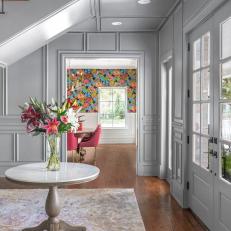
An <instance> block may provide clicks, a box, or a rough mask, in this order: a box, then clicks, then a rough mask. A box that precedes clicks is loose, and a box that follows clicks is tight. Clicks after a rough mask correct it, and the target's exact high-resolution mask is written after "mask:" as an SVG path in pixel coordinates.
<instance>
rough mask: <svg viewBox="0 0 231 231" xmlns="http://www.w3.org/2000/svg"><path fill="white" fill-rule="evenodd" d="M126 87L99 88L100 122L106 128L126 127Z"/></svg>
mask: <svg viewBox="0 0 231 231" xmlns="http://www.w3.org/2000/svg"><path fill="white" fill-rule="evenodd" d="M126 92H127V88H126V87H101V88H99V122H100V124H101V126H102V127H104V128H125V127H126V110H127V103H126V102H127V94H126Z"/></svg>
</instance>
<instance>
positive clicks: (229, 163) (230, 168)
mask: <svg viewBox="0 0 231 231" xmlns="http://www.w3.org/2000/svg"><path fill="white" fill-rule="evenodd" d="M221 156H222V160H221V166H222V168H221V169H222V177H223V178H224V179H226V180H228V181H229V182H231V144H222V146H221Z"/></svg>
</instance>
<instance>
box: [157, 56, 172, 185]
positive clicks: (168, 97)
mask: <svg viewBox="0 0 231 231" xmlns="http://www.w3.org/2000/svg"><path fill="white" fill-rule="evenodd" d="M166 144H167V145H166ZM172 150H173V146H172V58H171V56H170V55H169V56H168V58H166V59H164V61H163V62H162V64H161V166H160V177H161V178H164V179H167V180H168V182H169V183H171V177H172V164H173V161H172V158H173V157H172Z"/></svg>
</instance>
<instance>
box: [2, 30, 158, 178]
mask: <svg viewBox="0 0 231 231" xmlns="http://www.w3.org/2000/svg"><path fill="white" fill-rule="evenodd" d="M62 51H65V53H68V52H70V53H76V54H80V53H81V54H88V53H89V54H98V53H101V54H102V53H105V54H106V53H110V54H113V53H115V54H117V55H118V54H120V53H121V54H126V53H130V52H139V53H141V54H142V55H143V56H144V67H142V68H143V69H144V72H143V73H144V76H142V79H143V82H142V83H141V86H140V88H141V91H140V92H141V94H140V96H139V97H140V109H141V112H140V120H139V131H140V132H139V141H140V142H139V144H140V145H139V156H138V160H137V163H138V165H137V169H138V174H139V175H158V171H159V164H158V161H159V157H158V146H157V144H158V141H157V137H158V105H157V104H158V98H157V97H158V80H157V75H156V73H157V70H156V66H157V65H156V62H157V59H156V55H157V36H156V33H153V32H147V33H67V34H65V35H63V36H62V37H60V38H58V39H56V40H55V41H53V42H51V43H50V44H48V45H47V46H45V47H43V48H41V49H39V50H37V51H36V52H34V53H33V54H31V55H29V56H27V57H25V58H24V59H22V60H20V61H19V62H17V63H15V64H13V65H12V66H9V67H8V73H7V72H3V70H2V69H1V72H0V87H1V92H3V93H2V94H1V95H0V113H1V117H0V147H1V154H0V156H1V157H0V173H1V174H2V173H3V171H4V170H5V169H6V168H8V167H9V166H12V165H17V164H21V163H25V162H34V161H44V160H45V159H46V151H45V150H46V148H45V141H44V139H43V138H42V137H31V136H30V135H27V134H25V126H24V125H22V124H21V122H20V119H19V112H20V111H19V109H18V107H17V105H19V104H22V103H23V102H24V101H26V100H27V99H28V96H36V97H37V98H39V99H43V100H47V99H51V97H54V98H56V99H57V98H62V97H63V92H61V89H62V83H61V73H60V71H61V70H60V65H61V56H60V54H61V53H62ZM4 73H5V74H4ZM5 89H6V94H5V93H4V92H5ZM142 92H143V94H142ZM4 94H5V95H6V97H4ZM4 108H5V109H4Z"/></svg>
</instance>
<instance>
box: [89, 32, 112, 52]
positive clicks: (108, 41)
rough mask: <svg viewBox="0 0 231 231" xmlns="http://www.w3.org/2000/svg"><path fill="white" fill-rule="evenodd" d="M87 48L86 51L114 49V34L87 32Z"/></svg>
mask: <svg viewBox="0 0 231 231" xmlns="http://www.w3.org/2000/svg"><path fill="white" fill-rule="evenodd" d="M102 41H103V42H102ZM87 50H88V51H115V50H116V34H115V33H88V34H87Z"/></svg>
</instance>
